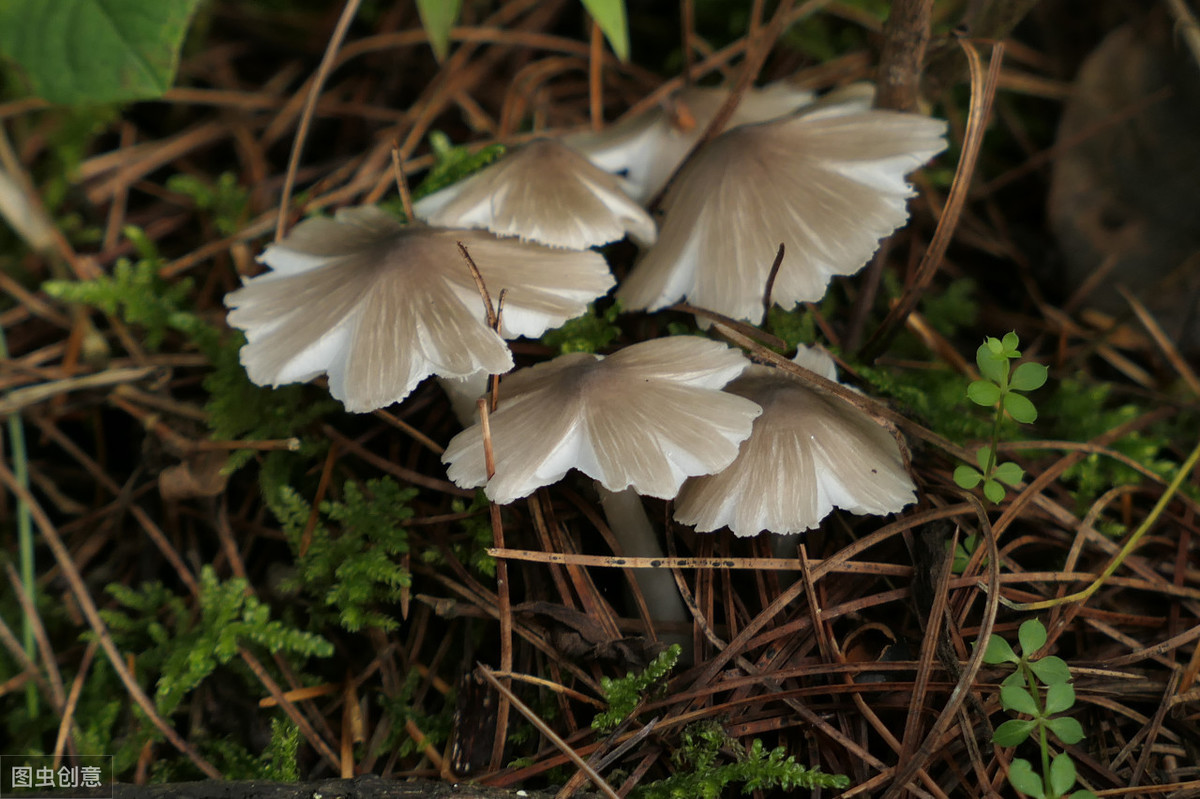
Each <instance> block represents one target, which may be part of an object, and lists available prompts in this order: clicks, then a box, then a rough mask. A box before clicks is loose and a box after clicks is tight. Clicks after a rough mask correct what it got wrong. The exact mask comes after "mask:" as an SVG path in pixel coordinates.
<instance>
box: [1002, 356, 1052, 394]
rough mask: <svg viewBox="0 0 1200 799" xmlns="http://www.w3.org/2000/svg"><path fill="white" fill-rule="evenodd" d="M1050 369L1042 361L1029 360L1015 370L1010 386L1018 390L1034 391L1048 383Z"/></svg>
mask: <svg viewBox="0 0 1200 799" xmlns="http://www.w3.org/2000/svg"><path fill="white" fill-rule="evenodd" d="M1048 371H1049V370H1048V369H1046V367H1045V366H1043V365H1042V364H1040V363H1033V362H1032V361H1027V362H1026V363H1023V364H1021V365H1020V366H1018V367H1017V368H1016V369H1014V370H1013V373H1012V378H1011V379H1010V380H1009V383H1008V384H1009V386H1010V387H1011V388H1015V389H1016V390H1017V391H1034V390H1036V389H1039V388H1041V387H1042V386H1044V385H1046V375H1047V372H1048Z"/></svg>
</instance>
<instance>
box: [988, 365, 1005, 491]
mask: <svg viewBox="0 0 1200 799" xmlns="http://www.w3.org/2000/svg"><path fill="white" fill-rule="evenodd" d="M1001 380H1002V381H1003V382H1002V383H1001V384H1000V399H998V400H996V416H995V418H994V419H993V420H992V446H991V448H989V450H988V462H987V468H986V469H984V470H983V481H984V482H985V483H986V482H987V481H988V480H991V479H992V474H993V472H995V471H996V448H997V447H998V446H1000V423H1001V422H1002V421H1004V395H1005V394H1007V393H1008V366H1007V365H1005V369H1004V374H1003V375H1002V376H1001Z"/></svg>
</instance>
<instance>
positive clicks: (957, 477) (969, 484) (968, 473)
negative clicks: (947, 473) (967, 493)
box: [954, 464, 983, 489]
mask: <svg viewBox="0 0 1200 799" xmlns="http://www.w3.org/2000/svg"><path fill="white" fill-rule="evenodd" d="M981 480H983V475H982V474H980V473H979V472H977V471H976V470H975V469H972V468H971V467H970V466H967V465H966V464H962V465H960V466H958V468H956V469H955V470H954V482H955V484H956V485H957V486H958V487H959V488H966V489H971V488H974V487H975V486H977V485H979V482H980V481H981Z"/></svg>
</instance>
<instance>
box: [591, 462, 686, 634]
mask: <svg viewBox="0 0 1200 799" xmlns="http://www.w3.org/2000/svg"><path fill="white" fill-rule="evenodd" d="M596 492H597V493H598V494H599V495H600V506H601V507H602V508H603V509H604V518H605V519H606V520H607V521H608V527H609V529H610V530H612V533H613V536H614V537H615V538H616V539H617V543H618V544H620V545H621V551H622V554H624V555H627V556H629V557H631V558H661V557H664V553H663V550H662V547H661V546H659V543H658V537H657V536H656V535H655V533H654V527H653V526H652V525H651V524H650V519H649V518H647V517H646V508H645V506H644V505H642V498H641V497H640V496H638V494H637V492H635V491H634V490H633V489H632V488H627V489H625V490H624V491H609V490H608V489H607V488H605V487H604V486H602V485H601V484H600V483H599V481H597V482H596ZM633 576H634V579H635V580H636V581H637V585H638V590H640V591H641V592H642V596H643V597H644V598H645V600H646V607H647V608H648V609H649V610H650V614H651V618H652V620H653V621H654V622H655V623H658V622H670V623H682V624H689V623H690V622H691V618H690V616H689V615H688V611H687V607H685V606H684V604H683V599H682V598H681V597H680V596H679V588H678V587H677V586H676V585H675V575H674V574H673V573H672V572H671V570H670V569H634V570H633ZM678 637H679V636H677V635H660V636H659V638H660V639H662V640H665V641H669V642H671V643H674V642H675V639H676V638H678ZM685 637H686V636H685Z"/></svg>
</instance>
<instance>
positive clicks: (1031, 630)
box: [1017, 619, 1046, 657]
mask: <svg viewBox="0 0 1200 799" xmlns="http://www.w3.org/2000/svg"><path fill="white" fill-rule="evenodd" d="M1017 640H1018V641H1020V642H1021V654H1023V655H1024V656H1025V657H1029V656H1030V655H1032V654H1033V653H1034V652H1036V651H1038V650H1039V649H1041V648H1042V647H1043V646H1045V645H1046V626H1045V625H1044V624H1042V623H1041V622H1040V621H1038V620H1037V619H1029V620H1028V621H1025V622H1022V624H1021V628H1020V629H1019V630H1017Z"/></svg>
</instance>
